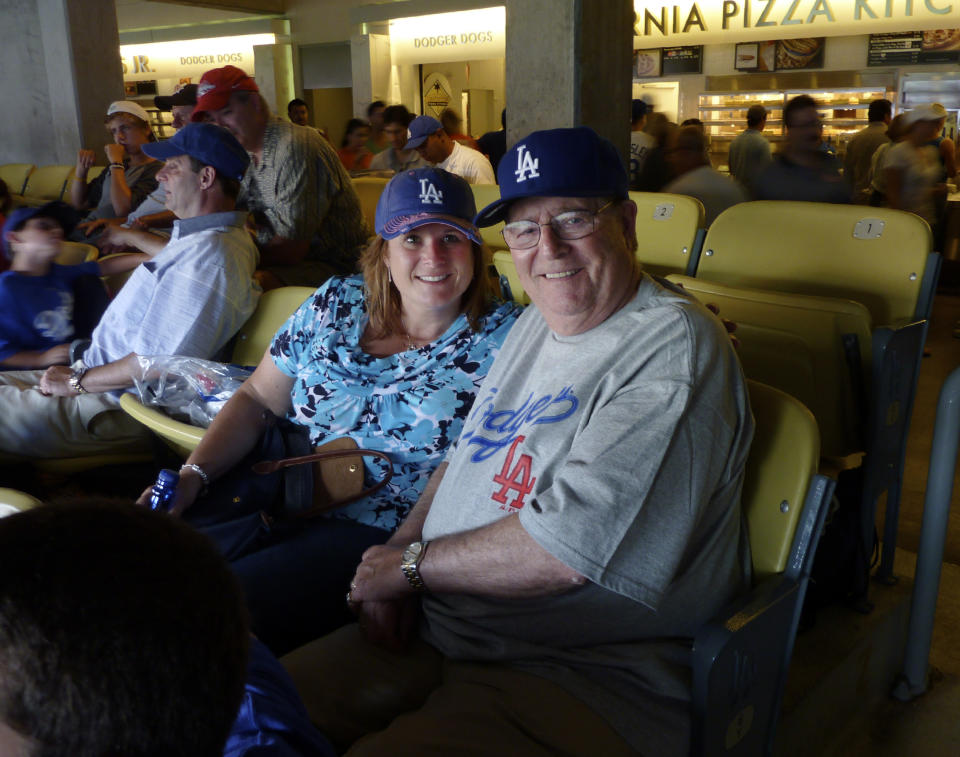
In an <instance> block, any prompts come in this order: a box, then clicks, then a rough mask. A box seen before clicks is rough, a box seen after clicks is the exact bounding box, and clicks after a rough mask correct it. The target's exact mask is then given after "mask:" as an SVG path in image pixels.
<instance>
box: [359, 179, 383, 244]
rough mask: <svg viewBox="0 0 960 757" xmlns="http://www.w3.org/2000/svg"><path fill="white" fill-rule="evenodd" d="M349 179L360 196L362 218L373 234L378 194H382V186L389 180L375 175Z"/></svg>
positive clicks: (378, 199)
mask: <svg viewBox="0 0 960 757" xmlns="http://www.w3.org/2000/svg"><path fill="white" fill-rule="evenodd" d="M351 181H353V188H354V189H355V190H356V191H357V196H358V197H359V198H360V209H361V210H362V211H363V218H364V220H365V221H366V222H367V226H369V227H370V233H371V234H373V233H374V226H375V219H376V216H377V203H378V202H379V201H380V195H381V194H383V188H384V187H385V186H387V182H388V181H390V180H389V179H383V178H379V177H376V176H358V177H356V178H354V179H351Z"/></svg>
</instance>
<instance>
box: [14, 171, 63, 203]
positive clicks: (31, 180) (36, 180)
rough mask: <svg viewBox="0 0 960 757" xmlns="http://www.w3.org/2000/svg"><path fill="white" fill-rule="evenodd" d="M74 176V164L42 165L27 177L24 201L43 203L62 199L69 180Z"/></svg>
mask: <svg viewBox="0 0 960 757" xmlns="http://www.w3.org/2000/svg"><path fill="white" fill-rule="evenodd" d="M71 176H73V166H72V165H70V166H60V165H54V166H40V168H38V169H37V170H36V171H34V172H33V173H31V174H30V176H28V177H27V183H26V186H25V187H24V189H23V195H24V202H25V203H26V204H28V205H42V204H43V203H46V202H50V201H51V200H62V199H63V192H64V190H65V189H66V187H67V182H68V181H69V180H70V177H71Z"/></svg>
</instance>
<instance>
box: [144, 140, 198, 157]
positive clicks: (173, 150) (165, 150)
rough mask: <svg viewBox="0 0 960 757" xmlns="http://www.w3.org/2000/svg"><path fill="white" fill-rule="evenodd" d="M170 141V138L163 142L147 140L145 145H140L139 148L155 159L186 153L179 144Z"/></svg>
mask: <svg viewBox="0 0 960 757" xmlns="http://www.w3.org/2000/svg"><path fill="white" fill-rule="evenodd" d="M172 142H173V140H172V139H167V140H165V141H163V142H147V143H146V144H145V145H141V147H140V149H141V150H143V152H144V153H146V154H147V155H149V156H150V157H151V158H156V159H157V160H170V158H175V157H177V156H178V155H186V154H187V152H186V150H184V149H183V147H182V146H181V145H177V144H171V143H172Z"/></svg>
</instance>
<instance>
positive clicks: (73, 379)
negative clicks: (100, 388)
mask: <svg viewBox="0 0 960 757" xmlns="http://www.w3.org/2000/svg"><path fill="white" fill-rule="evenodd" d="M86 372H87V369H86V368H74V369H73V372H72V373H71V374H70V378H68V379H67V386H69V387H70V388H71V389H73V391H75V392H76V393H77V394H86V393H87V390H86V389H84V388H83V384H81V383H80V381H81V380H82V379H83V376H84V374H85V373H86Z"/></svg>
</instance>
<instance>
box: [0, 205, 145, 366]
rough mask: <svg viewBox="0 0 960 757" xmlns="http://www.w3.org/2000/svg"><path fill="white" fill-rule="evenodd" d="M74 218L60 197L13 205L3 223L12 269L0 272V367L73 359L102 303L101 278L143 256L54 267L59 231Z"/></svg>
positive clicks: (60, 237) (63, 233) (68, 227)
mask: <svg viewBox="0 0 960 757" xmlns="http://www.w3.org/2000/svg"><path fill="white" fill-rule="evenodd" d="M77 220H78V214H77V212H76V210H74V209H73V208H71V207H70V206H69V205H67V204H66V203H64V202H50V203H47V204H46V205H42V206H40V207H37V208H18V209H17V210H15V211H13V212H12V213H11V214H10V215H9V217H8V218H7V220H6V222H5V223H4V225H3V237H2V244H3V252H4V254H5V255H6V257H7V259H8V260H9V261H10V270H8V271H4V272H3V273H0V369H3V370H21V369H28V368H47V367H49V366H51V365H65V364H67V363H69V362H70V360H69V356H70V342H71V341H72V340H74V339H80V338H86V337H89V336H90V333H91V332H92V331H93V328H94V327H95V326H96V324H97V321H99V320H100V316H101V315H102V314H103V311H104V310H105V309H106V306H107V294H106V290H105V289H104V287H103V284H102V283H101V282H100V280H99V277H100V276H107V275H110V274H113V273H119V272H121V271H127V270H130V269H131V268H134V267H136V266H137V265H139V263H140V262H141V261H142V260H143V259H146V258H147V256H146V255H122V256H117V257H115V258H112V259H110V260H106V261H99V262H97V261H93V262H87V263H80V264H78V265H58V264H57V263H54V262H53V260H54V258H56V256H57V255H59V254H60V251H61V245H62V242H63V239H64V237H65V236H66V235H67V234H68V233H69V232H70V231H71V230H72V229H73V227H74V226H75V225H76V222H77Z"/></svg>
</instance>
